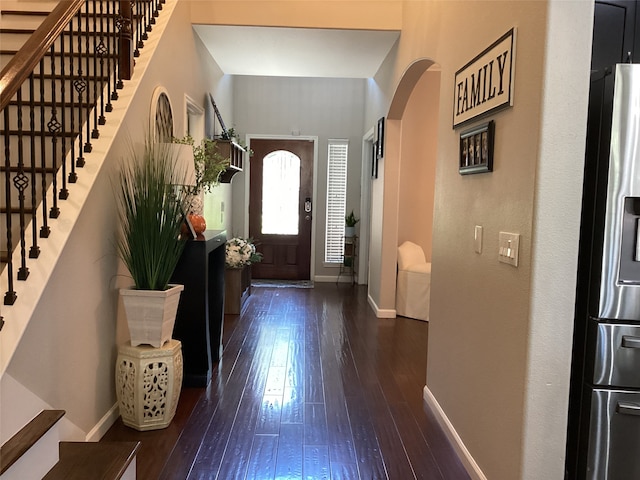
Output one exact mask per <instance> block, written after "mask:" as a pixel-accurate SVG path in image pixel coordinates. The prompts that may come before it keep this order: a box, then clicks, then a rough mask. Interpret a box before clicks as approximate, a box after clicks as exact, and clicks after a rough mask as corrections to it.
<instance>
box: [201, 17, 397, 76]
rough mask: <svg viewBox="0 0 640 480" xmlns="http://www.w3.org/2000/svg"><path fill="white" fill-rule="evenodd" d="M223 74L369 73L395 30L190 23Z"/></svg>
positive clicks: (385, 51) (394, 36) (384, 53)
mask: <svg viewBox="0 0 640 480" xmlns="http://www.w3.org/2000/svg"><path fill="white" fill-rule="evenodd" d="M193 28H194V30H195V31H196V33H197V34H198V36H199V37H200V38H201V39H202V41H203V42H204V44H205V45H206V47H207V49H208V50H209V52H210V53H211V56H212V57H213V58H214V59H215V61H216V63H217V64H218V65H219V66H220V68H221V69H222V71H223V72H224V73H225V74H228V75H258V76H279V77H332V78H370V77H373V76H374V75H375V73H376V72H377V71H378V68H379V67H380V65H381V64H382V62H383V60H384V59H385V57H386V56H387V54H388V53H389V51H390V50H391V47H392V46H393V44H394V43H395V42H396V40H397V39H398V37H399V36H400V32H398V31H382V30H375V31H374V30H337V29H336V30H334V29H309V28H283V27H237V26H228V25H194V26H193Z"/></svg>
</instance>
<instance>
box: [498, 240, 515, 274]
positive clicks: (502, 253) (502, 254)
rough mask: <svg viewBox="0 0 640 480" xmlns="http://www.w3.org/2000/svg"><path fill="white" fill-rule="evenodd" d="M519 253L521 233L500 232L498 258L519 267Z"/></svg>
mask: <svg viewBox="0 0 640 480" xmlns="http://www.w3.org/2000/svg"><path fill="white" fill-rule="evenodd" d="M519 254H520V234H519V233H508V232H500V233H499V234H498V260H499V261H500V262H502V263H507V264H509V265H513V266H514V267H517V266H518V256H519Z"/></svg>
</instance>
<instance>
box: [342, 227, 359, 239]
mask: <svg viewBox="0 0 640 480" xmlns="http://www.w3.org/2000/svg"><path fill="white" fill-rule="evenodd" d="M355 235H356V227H344V236H345V237H355Z"/></svg>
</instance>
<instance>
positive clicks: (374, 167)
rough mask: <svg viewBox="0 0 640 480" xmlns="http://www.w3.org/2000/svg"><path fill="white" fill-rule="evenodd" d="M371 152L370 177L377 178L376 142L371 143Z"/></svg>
mask: <svg viewBox="0 0 640 480" xmlns="http://www.w3.org/2000/svg"><path fill="white" fill-rule="evenodd" d="M371 145H372V149H373V150H372V152H371V176H372V177H373V178H378V141H376V142H373V143H372V144H371Z"/></svg>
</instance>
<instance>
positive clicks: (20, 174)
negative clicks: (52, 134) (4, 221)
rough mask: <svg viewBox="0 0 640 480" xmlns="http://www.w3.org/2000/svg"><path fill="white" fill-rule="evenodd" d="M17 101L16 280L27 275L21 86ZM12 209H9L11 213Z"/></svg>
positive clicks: (26, 183) (14, 179)
mask: <svg viewBox="0 0 640 480" xmlns="http://www.w3.org/2000/svg"><path fill="white" fill-rule="evenodd" d="M16 98H17V103H18V112H17V120H18V131H17V135H16V136H17V138H18V171H17V173H16V175H15V176H14V177H13V186H14V188H15V189H16V190H17V191H18V218H19V222H20V268H19V269H18V280H26V279H27V277H28V276H29V269H28V268H27V240H26V237H25V233H24V230H25V225H26V218H25V216H26V213H25V198H24V191H25V190H26V189H27V188H28V187H29V177H27V175H26V174H25V173H24V136H23V131H24V130H23V128H22V116H23V112H22V107H23V103H22V87H20V88H19V89H18V92H17V93H16ZM12 213H13V211H11V210H10V211H9V215H11V214H12Z"/></svg>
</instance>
